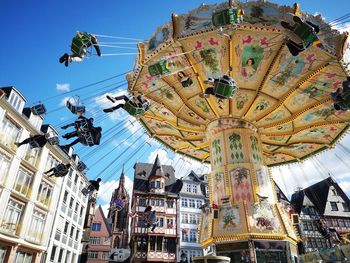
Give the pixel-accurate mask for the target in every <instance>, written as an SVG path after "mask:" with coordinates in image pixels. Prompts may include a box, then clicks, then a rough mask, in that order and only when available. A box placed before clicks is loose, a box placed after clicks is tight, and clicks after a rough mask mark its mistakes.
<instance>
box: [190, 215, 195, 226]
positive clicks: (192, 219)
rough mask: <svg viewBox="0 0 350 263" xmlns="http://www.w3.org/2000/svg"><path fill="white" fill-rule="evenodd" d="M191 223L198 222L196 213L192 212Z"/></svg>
mask: <svg viewBox="0 0 350 263" xmlns="http://www.w3.org/2000/svg"><path fill="white" fill-rule="evenodd" d="M190 224H196V215H195V214H190Z"/></svg>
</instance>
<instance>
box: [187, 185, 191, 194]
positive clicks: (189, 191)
mask: <svg viewBox="0 0 350 263" xmlns="http://www.w3.org/2000/svg"><path fill="white" fill-rule="evenodd" d="M186 192H187V193H191V185H190V184H187V187H186Z"/></svg>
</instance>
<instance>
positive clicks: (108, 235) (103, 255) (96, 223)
mask: <svg viewBox="0 0 350 263" xmlns="http://www.w3.org/2000/svg"><path fill="white" fill-rule="evenodd" d="M111 244H112V231H111V227H110V225H109V223H108V221H107V219H106V217H105V215H104V213H103V211H102V208H101V206H99V207H98V208H97V209H96V210H95V214H94V217H93V220H92V224H91V231H90V237H89V245H88V249H87V251H88V252H87V262H88V263H103V262H108V260H109V256H110V251H111Z"/></svg>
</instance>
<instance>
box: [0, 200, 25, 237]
mask: <svg viewBox="0 0 350 263" xmlns="http://www.w3.org/2000/svg"><path fill="white" fill-rule="evenodd" d="M23 209H24V204H23V203H20V202H17V201H15V200H13V199H10V200H9V202H8V204H7V207H6V211H5V216H4V218H3V221H2V222H1V225H0V227H1V228H2V229H3V230H5V231H6V232H9V233H11V234H16V231H17V227H18V225H19V221H20V220H21V216H22V212H23Z"/></svg>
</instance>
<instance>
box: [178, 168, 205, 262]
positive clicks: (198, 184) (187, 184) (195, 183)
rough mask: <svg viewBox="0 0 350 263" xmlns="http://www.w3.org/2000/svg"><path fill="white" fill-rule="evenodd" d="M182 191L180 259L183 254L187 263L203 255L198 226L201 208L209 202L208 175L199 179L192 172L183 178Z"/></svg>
mask: <svg viewBox="0 0 350 263" xmlns="http://www.w3.org/2000/svg"><path fill="white" fill-rule="evenodd" d="M182 182H183V185H182V189H181V191H180V194H179V195H180V229H181V231H180V236H181V238H180V249H179V250H178V258H180V256H181V254H182V253H185V254H186V256H187V262H190V260H191V258H192V257H198V256H202V255H203V251H202V249H201V247H200V245H199V243H198V225H199V223H200V216H201V209H200V207H201V206H202V205H203V204H204V203H205V202H209V195H208V183H207V182H208V180H207V175H203V176H201V177H199V176H198V175H197V174H196V173H195V172H193V171H191V172H190V174H189V175H187V176H185V177H184V178H182Z"/></svg>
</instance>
